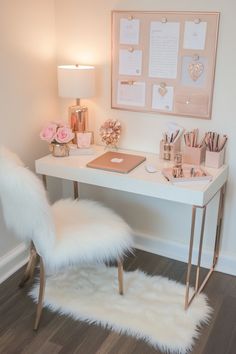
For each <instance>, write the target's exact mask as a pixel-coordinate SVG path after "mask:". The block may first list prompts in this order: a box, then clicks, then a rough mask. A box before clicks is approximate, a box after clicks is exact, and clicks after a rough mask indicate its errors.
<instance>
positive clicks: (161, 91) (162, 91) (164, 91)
mask: <svg viewBox="0 0 236 354" xmlns="http://www.w3.org/2000/svg"><path fill="white" fill-rule="evenodd" d="M158 92H159V94H160V95H161V96H162V97H163V96H165V95H166V94H167V88H166V84H165V83H164V82H161V83H160V87H159V89H158Z"/></svg>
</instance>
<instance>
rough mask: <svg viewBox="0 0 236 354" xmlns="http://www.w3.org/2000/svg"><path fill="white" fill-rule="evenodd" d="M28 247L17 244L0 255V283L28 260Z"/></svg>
mask: <svg viewBox="0 0 236 354" xmlns="http://www.w3.org/2000/svg"><path fill="white" fill-rule="evenodd" d="M28 257H29V248H28V246H26V245H25V244H24V243H21V244H19V245H18V246H17V247H15V248H14V249H12V250H11V251H10V252H8V253H6V254H4V255H3V256H1V257H0V284H1V283H2V282H4V280H6V279H7V278H9V277H10V276H11V275H12V274H13V273H15V272H16V271H17V270H18V269H19V268H21V267H22V266H23V265H24V264H25V263H26V262H27V260H28Z"/></svg>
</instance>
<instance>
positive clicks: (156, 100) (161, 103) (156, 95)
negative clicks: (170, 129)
mask: <svg viewBox="0 0 236 354" xmlns="http://www.w3.org/2000/svg"><path fill="white" fill-rule="evenodd" d="M160 88H161V87H160V85H153V91H152V108H154V109H159V110H162V111H172V110H173V97H174V88H173V87H172V86H166V89H167V92H166V94H165V95H164V96H163V95H161V94H160Z"/></svg>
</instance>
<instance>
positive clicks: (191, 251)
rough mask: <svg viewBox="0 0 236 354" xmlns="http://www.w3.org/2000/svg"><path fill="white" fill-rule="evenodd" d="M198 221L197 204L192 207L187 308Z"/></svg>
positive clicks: (186, 294)
mask: <svg viewBox="0 0 236 354" xmlns="http://www.w3.org/2000/svg"><path fill="white" fill-rule="evenodd" d="M195 221H196V206H193V207H192V219H191V234H190V244H189V254H188V270H187V278H186V293H185V306H184V308H185V310H186V309H187V308H188V305H189V303H188V299H189V287H190V275H191V268H192V255H193V240H194V229H195Z"/></svg>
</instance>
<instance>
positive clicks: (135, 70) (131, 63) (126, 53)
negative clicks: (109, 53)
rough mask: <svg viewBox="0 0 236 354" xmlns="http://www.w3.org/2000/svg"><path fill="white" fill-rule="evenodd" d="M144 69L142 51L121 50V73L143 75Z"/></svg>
mask: <svg viewBox="0 0 236 354" xmlns="http://www.w3.org/2000/svg"><path fill="white" fill-rule="evenodd" d="M141 71H142V51H141V50H133V51H130V50H126V49H120V51H119V74H120V75H131V76H136V75H141Z"/></svg>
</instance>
